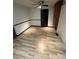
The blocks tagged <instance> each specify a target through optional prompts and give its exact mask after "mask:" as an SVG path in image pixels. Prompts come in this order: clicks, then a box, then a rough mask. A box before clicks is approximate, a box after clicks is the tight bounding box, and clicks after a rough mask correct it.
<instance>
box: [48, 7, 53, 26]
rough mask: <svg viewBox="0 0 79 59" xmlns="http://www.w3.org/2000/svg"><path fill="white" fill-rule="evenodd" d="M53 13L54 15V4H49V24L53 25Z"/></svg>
mask: <svg viewBox="0 0 79 59" xmlns="http://www.w3.org/2000/svg"><path fill="white" fill-rule="evenodd" d="M53 15H54V8H53V7H52V6H49V15H48V26H53Z"/></svg>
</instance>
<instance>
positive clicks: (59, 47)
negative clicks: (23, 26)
mask: <svg viewBox="0 0 79 59" xmlns="http://www.w3.org/2000/svg"><path fill="white" fill-rule="evenodd" d="M13 45H14V46H13V59H66V58H65V56H66V53H65V52H66V50H65V44H64V43H63V41H62V40H61V39H60V37H58V36H56V34H55V30H54V28H51V27H31V28H29V29H28V30H26V31H25V32H24V33H23V34H21V35H20V36H18V37H17V38H15V39H14V42H13Z"/></svg>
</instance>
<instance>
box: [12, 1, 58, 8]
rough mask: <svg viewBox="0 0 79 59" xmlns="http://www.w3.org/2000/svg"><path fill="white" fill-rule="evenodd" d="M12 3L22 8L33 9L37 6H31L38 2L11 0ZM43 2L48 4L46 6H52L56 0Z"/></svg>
mask: <svg viewBox="0 0 79 59" xmlns="http://www.w3.org/2000/svg"><path fill="white" fill-rule="evenodd" d="M13 1H14V3H18V4H21V5H23V6H26V7H30V8H33V7H35V6H37V5H32V4H36V3H37V2H38V1H40V0H13ZM44 1H46V2H48V3H46V4H48V5H54V4H55V3H56V2H57V1H58V0H44Z"/></svg>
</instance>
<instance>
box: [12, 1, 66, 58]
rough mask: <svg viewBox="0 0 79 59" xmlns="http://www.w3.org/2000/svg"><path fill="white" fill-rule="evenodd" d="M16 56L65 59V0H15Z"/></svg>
mask: <svg viewBox="0 0 79 59" xmlns="http://www.w3.org/2000/svg"><path fill="white" fill-rule="evenodd" d="M13 59H66V0H13Z"/></svg>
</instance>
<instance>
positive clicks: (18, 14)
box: [13, 3, 30, 35]
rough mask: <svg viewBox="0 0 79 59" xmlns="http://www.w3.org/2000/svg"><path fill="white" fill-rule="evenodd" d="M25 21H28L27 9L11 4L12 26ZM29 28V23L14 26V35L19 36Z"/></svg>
mask: <svg viewBox="0 0 79 59" xmlns="http://www.w3.org/2000/svg"><path fill="white" fill-rule="evenodd" d="M27 20H29V8H27V7H24V6H21V5H18V4H16V3H14V4H13V25H15V24H18V23H20V22H24V21H27ZM29 26H30V22H26V23H23V24H20V25H17V26H14V28H15V30H16V34H17V35H18V34H20V33H21V32H22V31H24V30H25V29H27V28H28V27H29Z"/></svg>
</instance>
